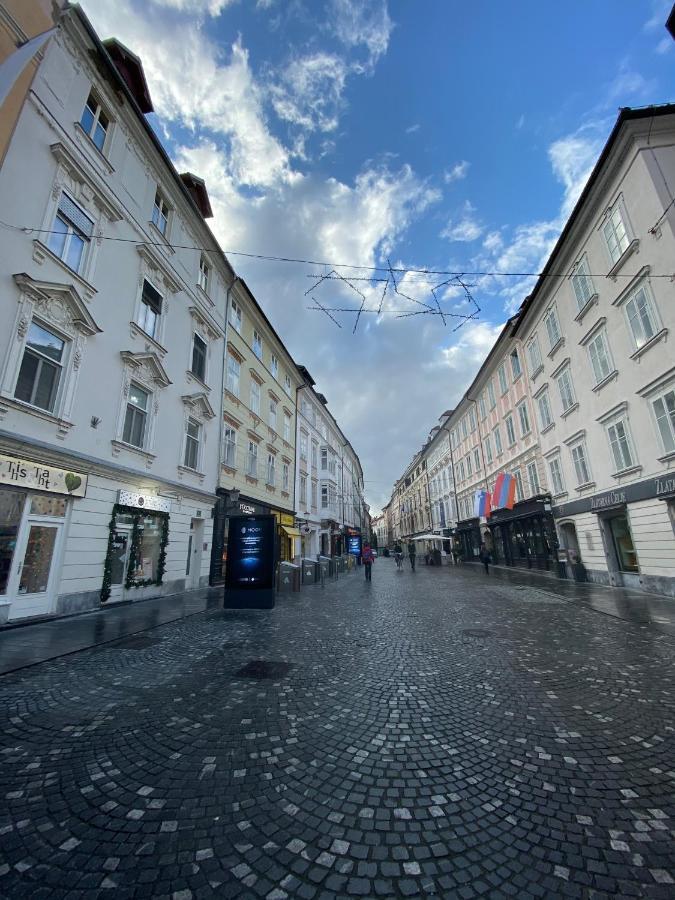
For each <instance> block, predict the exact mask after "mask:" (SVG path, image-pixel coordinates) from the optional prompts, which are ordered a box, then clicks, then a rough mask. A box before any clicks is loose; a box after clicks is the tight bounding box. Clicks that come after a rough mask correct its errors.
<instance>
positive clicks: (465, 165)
mask: <svg viewBox="0 0 675 900" xmlns="http://www.w3.org/2000/svg"><path fill="white" fill-rule="evenodd" d="M470 165H471V163H469V162H467V161H466V160H465V159H462V160H461V161H460V162H458V163H455V165H454V166H453V167H452V168H451V169H447V170H446V171H445V172H444V173H443V181H444V182H445V183H446V184H452V182H453V181H461V180H462V179H463V178H466V176H467V174H468V172H469V166H470Z"/></svg>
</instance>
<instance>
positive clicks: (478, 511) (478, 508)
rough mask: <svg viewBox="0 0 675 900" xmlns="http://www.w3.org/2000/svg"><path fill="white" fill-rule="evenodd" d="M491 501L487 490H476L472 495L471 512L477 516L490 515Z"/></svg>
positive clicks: (484, 516) (485, 516)
mask: <svg viewBox="0 0 675 900" xmlns="http://www.w3.org/2000/svg"><path fill="white" fill-rule="evenodd" d="M490 511H491V503H490V494H489V493H488V491H476V493H475V494H474V497H473V514H474V516H476V517H477V518H479V519H480V518H486V519H487V517H488V516H489V515H490Z"/></svg>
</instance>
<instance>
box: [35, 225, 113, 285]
mask: <svg viewBox="0 0 675 900" xmlns="http://www.w3.org/2000/svg"><path fill="white" fill-rule="evenodd" d="M90 243H91V242H90ZM33 259H34V260H35V262H36V263H37V264H38V265H40V266H41V265H42V263H43V262H44V261H45V259H49V260H51V261H52V262H53V263H56V265H57V266H58V267H59V268H60V269H63V271H64V272H65V273H66V274H67V275H68V277H69V278H72V279H73V280H74V281H75V284H76V285H77V286H78V287H79V288H80V289H81V290H82V293H83V295H84V297H85V299H86V300H91V299H92V298H93V297H94V296H95V295H96V294H98V291H97V290H96V288H95V287H94V285H93V284H89V282H88V281H87V280H86V279H85V278H83V277H82V276H81V275H79V274H78V273H77V272H76V271H75V269H71V268H70V266H68V265H66V263H64V261H63V260H62V259H61V258H60V257H59V256H57V255H56V253H53V252H52V251H51V250H50V249H49V247H48V246H47V245H46V244H43V243H42V241H40V240H38V239H37V238H36V239H35V240H34V241H33Z"/></svg>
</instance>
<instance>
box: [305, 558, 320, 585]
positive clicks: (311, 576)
mask: <svg viewBox="0 0 675 900" xmlns="http://www.w3.org/2000/svg"><path fill="white" fill-rule="evenodd" d="M318 569H319V567H318V565H317V563H316V562H315V561H314V560H313V559H303V561H302V583H303V584H316V582H317V581H318V574H319V573H318Z"/></svg>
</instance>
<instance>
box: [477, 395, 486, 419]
mask: <svg viewBox="0 0 675 900" xmlns="http://www.w3.org/2000/svg"><path fill="white" fill-rule="evenodd" d="M478 412H479V414H480V417H481V419H484V418H485V416H486V415H487V410H486V409H485V394H484V393H483V394H481V395H480V397H479V398H478Z"/></svg>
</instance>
